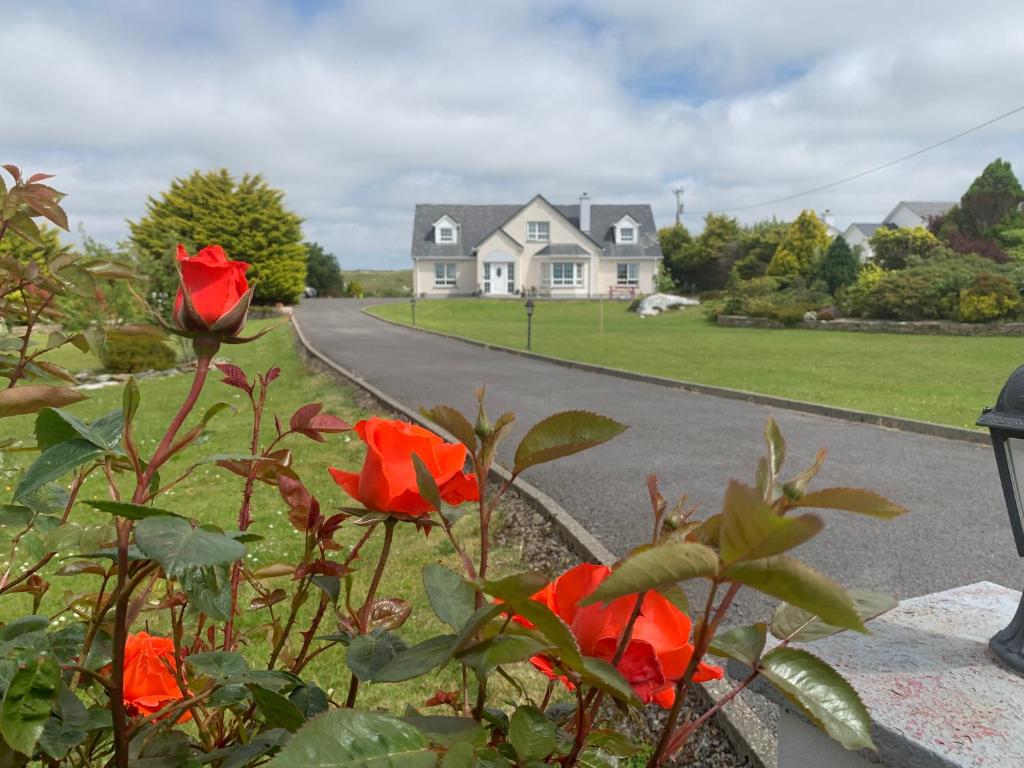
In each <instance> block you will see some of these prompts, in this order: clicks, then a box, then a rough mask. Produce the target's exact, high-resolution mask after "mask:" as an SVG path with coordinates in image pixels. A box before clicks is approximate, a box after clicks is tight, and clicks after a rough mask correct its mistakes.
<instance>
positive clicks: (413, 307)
mask: <svg viewBox="0 0 1024 768" xmlns="http://www.w3.org/2000/svg"><path fill="white" fill-rule="evenodd" d="M409 306H411V307H412V326H413V328H415V327H416V297H415V296H413V297H412V298H410V299H409Z"/></svg>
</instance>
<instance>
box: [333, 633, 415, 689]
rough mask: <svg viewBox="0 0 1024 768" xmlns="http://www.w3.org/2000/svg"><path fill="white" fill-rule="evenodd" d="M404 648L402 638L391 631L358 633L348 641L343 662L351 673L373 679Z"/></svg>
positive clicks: (362, 677) (361, 677)
mask: <svg viewBox="0 0 1024 768" xmlns="http://www.w3.org/2000/svg"><path fill="white" fill-rule="evenodd" d="M405 649H406V645H405V642H404V641H403V640H402V638H400V637H399V636H398V635H396V634H394V633H392V632H371V633H370V634H368V635H358V636H356V637H354V638H352V642H351V643H349V646H348V653H347V654H346V655H345V663H346V664H348V668H349V669H350V670H352V674H353V675H355V676H356V677H357V678H359V680H361V681H363V682H366V681H368V680H373V679H375V675H376V674H377V673H378V672H380V671H381V670H382V669H384V667H385V666H387V664H388V662H390V661H391V660H392V659H394V658H395V656H397V655H398V654H399V653H400V652H401V651H404V650H405Z"/></svg>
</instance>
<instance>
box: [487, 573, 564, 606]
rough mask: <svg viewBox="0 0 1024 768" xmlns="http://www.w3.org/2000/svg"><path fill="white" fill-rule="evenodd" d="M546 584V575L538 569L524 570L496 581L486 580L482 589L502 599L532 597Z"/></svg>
mask: <svg viewBox="0 0 1024 768" xmlns="http://www.w3.org/2000/svg"><path fill="white" fill-rule="evenodd" d="M547 585H548V577H547V576H545V575H544V574H543V573H541V572H540V571H524V572H523V573H516V574H513V575H512V576H506V577H504V578H502V579H497V580H496V581H488V582H487V583H486V584H485V585H484V587H485V588H484V591H485V592H487V593H489V594H492V595H494V596H495V597H500V598H501V599H502V600H505V601H508V600H518V599H520V598H529V597H533V596H534V595H535V594H537V593H538V592H540V591H541V590H542V589H544V587H546V586H547Z"/></svg>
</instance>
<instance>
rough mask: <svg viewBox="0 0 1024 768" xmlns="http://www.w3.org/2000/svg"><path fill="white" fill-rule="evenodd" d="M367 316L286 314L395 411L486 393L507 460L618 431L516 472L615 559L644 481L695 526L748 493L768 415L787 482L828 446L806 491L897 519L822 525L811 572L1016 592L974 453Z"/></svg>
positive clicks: (636, 539)
mask: <svg viewBox="0 0 1024 768" xmlns="http://www.w3.org/2000/svg"><path fill="white" fill-rule="evenodd" d="M368 303H373V302H371V301H369V300H367V301H354V300H337V299H317V300H312V301H309V300H307V301H305V302H303V304H302V305H301V306H300V307H299V308H298V311H297V317H298V319H299V322H300V323H301V325H302V328H303V331H304V332H305V333H306V335H307V337H308V338H309V339H310V341H311V343H312V344H313V345H314V346H316V348H317V349H318V350H319V351H320V352H322V353H323V354H325V355H327V356H329V357H331V358H332V359H333V360H335V361H337V362H338V363H339V364H341V365H343V366H345V367H346V368H348V369H349V370H352V371H355V372H356V373H358V374H359V375H360V376H361V377H363V378H364V379H366V380H367V381H368V382H370V383H372V384H374V385H375V386H377V387H379V388H380V389H382V390H383V391H385V392H387V393H388V394H389V395H391V396H393V397H395V398H397V399H398V400H400V401H401V402H403V403H405V404H407V405H409V406H412V407H417V406H419V405H433V404H436V403H450V404H452V405H454V406H456V407H458V408H460V409H462V410H464V411H466V410H469V409H471V408H472V407H473V391H474V389H475V388H476V387H477V386H478V385H480V384H486V385H487V393H488V403H489V409H490V412H491V414H492V416H493V415H497V414H498V413H500V412H501V411H504V410H511V411H514V412H515V413H516V414H518V417H519V421H518V429H517V431H516V433H515V434H514V435H513V437H512V439H511V440H510V441H509V442H508V443H506V449H505V451H504V454H503V456H502V457H501V458H502V459H503V461H504V462H505V463H507V462H508V460H509V458H510V455H511V452H512V448H513V447H514V445H515V442H516V440H517V439H518V437H519V436H521V435H522V434H523V432H524V431H525V429H526V428H527V427H528V426H529V425H531V424H533V423H534V422H536V421H537V420H539V419H540V418H542V417H543V416H546V415H548V414H550V413H552V412H554V411H557V410H561V409H566V408H588V409H592V410H594V411H597V412H599V413H604V414H607V415H609V416H611V417H613V418H616V419H618V420H620V421H622V422H623V423H625V424H628V425H629V427H630V428H629V430H628V431H627V432H626V433H625V434H624V435H622V436H620V437H618V438H616V439H615V440H613V441H611V442H610V443H608V444H606V445H604V446H601V447H599V448H596V449H593V450H590V451H586V452H584V453H582V454H579V455H577V456H574V457H570V458H568V459H564V460H562V461H559V462H555V463H553V464H549V465H544V466H540V467H535V468H533V469H530V470H528V471H527V472H526V473H525V474H524V477H525V478H526V479H528V480H529V481H530V482H532V483H534V484H535V485H537V486H538V487H539V488H541V489H542V490H544V491H545V492H546V493H548V494H549V495H551V496H552V497H553V498H555V499H556V500H557V501H558V502H559V503H560V504H562V506H564V507H565V509H566V510H568V511H569V513H570V514H572V515H573V516H574V517H575V518H576V519H577V520H579V521H580V522H581V523H582V524H583V525H584V526H585V527H586V528H587V529H589V530H590V531H591V533H593V534H594V535H595V536H596V537H597V538H598V539H600V540H601V541H602V542H603V543H604V544H605V545H606V546H607V547H608V548H609V549H610V550H611V551H612V552H615V553H616V554H623V553H625V552H626V551H627V550H628V549H629V548H630V547H632V546H633V545H635V544H638V543H640V542H642V541H644V540H645V539H646V538H647V536H648V531H649V508H648V501H647V495H646V489H645V485H644V477H645V476H646V475H647V474H648V473H651V472H653V473H655V474H657V475H658V477H659V478H660V479H661V482H662V488H663V491H664V492H665V495H666V496H669V497H671V496H673V495H676V494H680V493H683V492H685V493H688V494H689V496H690V498H691V499H692V500H700V501H701V502H702V505H703V508H705V509H707V510H708V511H709V513H710V511H712V510H717V507H718V505H719V504H720V503H721V498H722V491H723V489H724V488H725V484H726V482H727V481H728V480H729V478H733V477H735V478H739V479H741V480H743V481H745V482H748V483H752V482H753V475H754V463H755V461H756V460H757V457H758V456H759V455H761V454H762V452H763V443H762V438H761V433H762V429H763V426H764V422H765V419H766V418H767V417H768V415H769V414H773V415H774V416H775V418H776V419H777V420H778V422H779V424H780V426H781V428H782V431H783V434H784V435H785V437H786V438H787V441H788V443H789V460H788V461H787V466H788V467H789V469H790V470H792V471H796V470H798V469H802V468H804V467H805V466H806V465H808V464H809V463H810V462H811V460H812V458H813V456H814V453H815V451H816V450H817V449H818V448H820V447H821V446H826V447H827V448H828V449H829V459H828V461H827V463H826V465H825V469H824V470H823V471H822V473H821V474H820V475H819V479H820V483H819V487H823V484H828V485H849V486H862V487H869V488H873V489H875V490H878V491H880V492H881V493H884V494H886V495H887V496H889V497H891V498H893V499H894V500H896V501H898V502H899V503H901V504H903V505H904V506H906V507H908V508H909V509H910V512H911V513H910V514H908V515H904V516H903V517H902V518H900V519H898V520H895V521H890V522H885V521H876V520H870V519H865V518H861V517H858V516H855V515H847V514H841V513H835V512H826V513H825V514H826V518H827V519H826V529H825V531H824V532H823V533H822V534H821V535H819V537H818V538H817V539H815V540H814V541H813V542H811V543H809V544H807V545H805V546H804V547H803V548H802V549H801V550H800V553H799V554H800V555H801V556H802V557H804V558H805V559H806V560H808V561H809V562H810V563H812V564H813V565H815V566H816V567H818V568H820V569H821V570H822V571H824V572H825V573H827V574H829V575H831V576H832V577H833V578H835V579H837V580H839V581H841V582H842V583H844V584H847V585H850V586H861V587H866V588H873V589H885V590H890V591H892V592H894V593H895V594H897V595H898V596H900V597H911V596H915V595H920V594H924V593H927V592H933V591H936V590H941V589H947V588H949V587H954V586H958V585H962V584H966V583H970V582H975V581H980V580H989V581H994V582H997V583H1000V584H1004V585H1006V586H1009V587H1013V588H1015V589H1019V588H1020V586H1021V583H1022V582H1024V562H1021V561H1020V560H1019V559H1018V558H1017V556H1016V551H1015V549H1014V546H1013V542H1012V539H1011V534H1010V527H1009V524H1008V521H1007V519H1006V509H1005V507H1004V506H1003V502H1002V499H1001V496H1000V492H999V487H998V482H997V478H996V470H995V462H994V461H993V459H992V455H991V449H990V448H988V447H983V446H979V445H973V444H969V443H963V442H957V441H952V440H946V439H943V438H934V437H924V436H920V435H914V434H909V433H903V432H896V431H892V430H887V429H882V428H878V427H870V426H864V425H859V424H853V423H849V422H844V421H838V420H834V419H829V418H824V417H820V416H812V415H808V414H803V413H797V412H791V411H785V410H779V409H770V408H766V407H763V406H758V405H752V404H749V403H745V402H741V401H737V400H728V399H722V398H716V397H712V396H708V395H700V394H694V393H689V392H684V391H681V390H674V389H669V388H666V387H661V386H656V385H653V384H644V383H639V382H635V381H629V380H626V379H622V378H617V377H614V376H606V375H603V374H596V373H588V372H585V371H578V370H573V369H570V368H566V367H563V366H559V365H553V364H551V363H545V362H541V361H537V360H530V359H527V358H523V357H518V356H515V355H509V354H506V353H503V352H497V351H489V350H484V349H481V348H479V347H476V346H473V345H470V344H465V343H462V342H458V341H452V340H448V339H443V338H440V337H437V336H433V335H430V334H425V333H421V332H417V331H412V330H408V329H403V328H398V327H395V326H393V325H390V324H387V323H384V322H381V321H379V320H376V319H374V318H371V317H367V316H366V315H364V314H363V313H362V312H361V311H360V310H361V309H362V308H363V307H364V306H366V305H367V304H368ZM680 343H681V344H685V343H686V340H685V338H681V339H680ZM751 353H752V354H756V350H751ZM652 354H656V350H652ZM774 364H775V363H774V362H773V361H771V360H765V362H764V365H765V366H766V368H767V366H771V365H774ZM899 364H900V361H898V360H894V361H893V365H899ZM794 375H799V374H798V373H794ZM752 388H753V387H752ZM996 394H997V393H995V392H993V393H992V395H993V400H994V399H995V395H996ZM763 608H764V604H763V603H760V601H758V600H757V599H754V598H750V597H748V598H747V599H746V600H744V601H742V602H741V604H740V605H739V606H738V608H737V615H736V616H735V617H734V620H744V619H746V620H756V619H759V618H762V617H763V616H764V613H763Z"/></svg>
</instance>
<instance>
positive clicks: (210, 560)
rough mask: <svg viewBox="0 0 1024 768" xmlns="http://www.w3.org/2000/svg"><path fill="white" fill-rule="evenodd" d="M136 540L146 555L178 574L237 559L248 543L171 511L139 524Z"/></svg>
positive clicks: (242, 553)
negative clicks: (173, 513)
mask: <svg viewBox="0 0 1024 768" xmlns="http://www.w3.org/2000/svg"><path fill="white" fill-rule="evenodd" d="M135 543H136V544H137V545H138V547H139V549H140V550H141V551H142V553H143V554H144V555H146V557H148V558H149V559H151V560H155V561H156V562H158V563H160V565H161V566H162V567H163V569H164V572H165V573H166V574H167V576H168V577H170V578H174V577H176V576H178V575H179V574H181V573H183V572H184V571H185V570H186V569H188V568H202V567H205V566H210V565H220V564H222V563H233V562H234V561H236V560H238V559H240V558H242V557H243V556H244V555H245V546H244V545H242V544H240V543H239V542H237V541H235V540H234V539H232V538H230V537H228V536H225V535H224V534H223V533H219V532H217V531H211V530H208V529H207V528H204V527H198V528H193V527H192V525H191V524H190V523H189V522H188V520H184V519H182V518H180V517H171V516H169V515H159V516H157V517H147V518H146V519H144V520H140V521H139V523H138V524H137V525H136V526H135Z"/></svg>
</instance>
